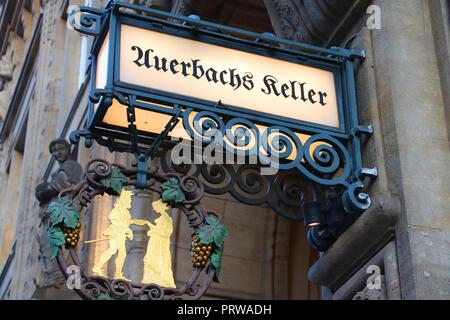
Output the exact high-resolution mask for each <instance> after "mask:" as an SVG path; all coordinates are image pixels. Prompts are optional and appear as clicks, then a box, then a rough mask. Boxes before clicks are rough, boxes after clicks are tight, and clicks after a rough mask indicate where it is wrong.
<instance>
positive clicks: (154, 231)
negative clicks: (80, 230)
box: [86, 190, 176, 288]
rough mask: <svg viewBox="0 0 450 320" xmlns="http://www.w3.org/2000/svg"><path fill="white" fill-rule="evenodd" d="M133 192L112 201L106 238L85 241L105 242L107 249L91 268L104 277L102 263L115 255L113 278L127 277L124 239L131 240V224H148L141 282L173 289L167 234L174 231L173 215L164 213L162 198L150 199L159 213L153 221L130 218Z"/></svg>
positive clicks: (125, 192)
mask: <svg viewBox="0 0 450 320" xmlns="http://www.w3.org/2000/svg"><path fill="white" fill-rule="evenodd" d="M132 196H133V192H132V191H127V190H123V191H122V192H121V194H120V196H119V198H118V199H117V200H116V202H115V203H114V208H113V209H112V210H111V213H110V214H109V215H108V219H109V220H110V223H111V224H110V225H109V227H108V228H107V229H106V230H105V231H104V232H103V236H105V238H101V239H97V240H92V241H86V243H92V242H97V241H108V242H109V248H108V249H107V250H106V251H105V252H103V253H102V255H101V256H100V258H99V260H98V262H97V264H96V265H95V266H94V267H93V268H92V271H93V272H94V273H96V274H98V275H100V276H102V277H105V278H107V275H106V273H105V272H104V270H103V269H104V266H105V265H106V264H107V262H108V261H110V260H111V259H112V258H113V257H114V256H115V255H116V254H117V256H116V257H115V260H114V263H115V267H116V270H115V274H114V278H115V279H123V280H128V279H127V278H126V277H125V276H124V274H123V266H124V264H125V259H126V256H127V251H126V241H127V240H132V239H133V231H132V230H131V229H130V226H131V225H132V224H135V225H145V226H148V228H149V229H148V232H147V235H148V236H149V240H148V244H147V252H146V255H145V257H144V259H143V264H144V274H143V279H142V283H155V284H158V285H160V286H163V287H172V288H175V287H176V286H175V281H174V277H173V272H172V260H171V254H170V237H171V235H172V232H173V225H172V218H171V217H170V216H169V214H168V213H167V210H168V207H167V205H166V204H165V203H164V202H163V201H162V200H157V201H155V202H153V204H152V207H153V209H154V211H155V212H157V213H159V214H160V216H159V217H158V218H156V219H155V223H154V224H152V223H150V222H149V221H147V220H142V219H131V213H130V208H131V201H132Z"/></svg>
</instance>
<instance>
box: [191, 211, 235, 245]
mask: <svg viewBox="0 0 450 320" xmlns="http://www.w3.org/2000/svg"><path fill="white" fill-rule="evenodd" d="M205 220H206V224H204V225H203V226H202V227H200V228H199V231H198V235H199V237H200V240H201V242H202V243H207V244H209V243H211V242H214V244H215V245H216V246H217V247H219V248H220V247H222V244H223V241H224V240H225V237H226V236H228V230H227V228H226V227H225V226H224V225H223V224H221V223H220V221H219V219H218V218H217V217H215V216H213V215H209V216H208V217H206V219H205Z"/></svg>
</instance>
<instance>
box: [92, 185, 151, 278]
mask: <svg viewBox="0 0 450 320" xmlns="http://www.w3.org/2000/svg"><path fill="white" fill-rule="evenodd" d="M132 196H133V192H132V191H128V190H123V191H122V192H121V193H120V196H119V198H118V199H117V200H116V202H115V203H114V208H113V209H112V210H111V212H110V214H109V215H108V219H109V220H110V222H111V224H110V226H109V227H108V228H107V229H106V230H105V231H104V232H103V235H104V236H106V237H107V238H106V239H100V240H108V241H109V248H108V250H106V251H105V252H103V254H102V255H101V256H100V259H99V261H98V263H97V264H96V265H95V266H94V267H93V268H92V271H93V272H94V273H96V274H98V275H100V276H103V277H105V278H107V275H106V274H105V273H104V272H103V266H104V265H105V264H106V263H107V262H108V261H109V260H110V259H111V258H112V257H113V256H114V255H115V254H116V253H117V257H116V258H115V261H114V262H115V265H116V271H115V275H114V278H115V279H124V280H128V279H127V278H126V277H125V276H124V275H123V273H122V269H123V265H124V264H125V258H126V256H127V249H126V241H127V239H129V240H133V231H132V230H131V229H130V225H131V224H137V225H148V221H146V220H140V219H135V220H133V219H131V213H130V208H131V197H132Z"/></svg>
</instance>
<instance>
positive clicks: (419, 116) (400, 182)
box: [368, 0, 450, 299]
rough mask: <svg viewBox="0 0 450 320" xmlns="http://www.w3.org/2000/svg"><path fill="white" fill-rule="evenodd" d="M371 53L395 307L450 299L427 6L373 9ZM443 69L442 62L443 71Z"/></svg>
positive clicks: (442, 140)
mask: <svg viewBox="0 0 450 320" xmlns="http://www.w3.org/2000/svg"><path fill="white" fill-rule="evenodd" d="M375 4H376V5H378V6H380V8H381V9H382V21H383V25H382V28H381V30H374V31H373V32H372V52H368V55H373V58H374V62H375V64H374V70H375V78H376V88H377V97H378V98H377V99H378V107H379V112H380V119H381V121H380V128H375V130H380V131H381V133H382V137H381V138H382V139H383V150H384V154H385V159H386V166H387V172H386V173H387V185H388V188H389V189H390V191H391V192H392V193H394V194H396V195H398V197H399V198H400V199H401V201H402V213H401V216H400V221H399V222H398V224H397V227H396V237H397V250H398V266H399V275H400V284H401V296H402V298H403V299H449V298H450V275H449V270H450V251H449V249H448V248H449V246H450V216H449V194H450V171H449V170H448V167H449V163H450V150H449V144H448V132H447V130H448V127H447V123H446V113H445V108H446V107H445V104H444V91H443V90H445V88H442V87H441V79H440V77H439V63H438V59H437V54H438V52H437V50H436V46H435V42H434V35H433V28H432V21H433V20H434V19H435V18H434V16H435V15H437V14H439V12H434V11H433V10H431V2H430V1H421V0H398V1H376V2H375ZM446 67H447V68H448V61H447V64H446Z"/></svg>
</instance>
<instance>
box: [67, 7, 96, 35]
mask: <svg viewBox="0 0 450 320" xmlns="http://www.w3.org/2000/svg"><path fill="white" fill-rule="evenodd" d="M70 9H71V10H72V11H70V12H69V13H68V16H69V17H68V19H69V23H70V25H71V26H72V27H73V28H74V29H75V30H77V31H78V32H80V33H82V34H85V35H88V36H96V35H98V34H99V33H100V30H101V19H102V15H103V14H104V13H103V11H102V10H99V9H95V8H91V7H85V6H72V7H71V8H70Z"/></svg>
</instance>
